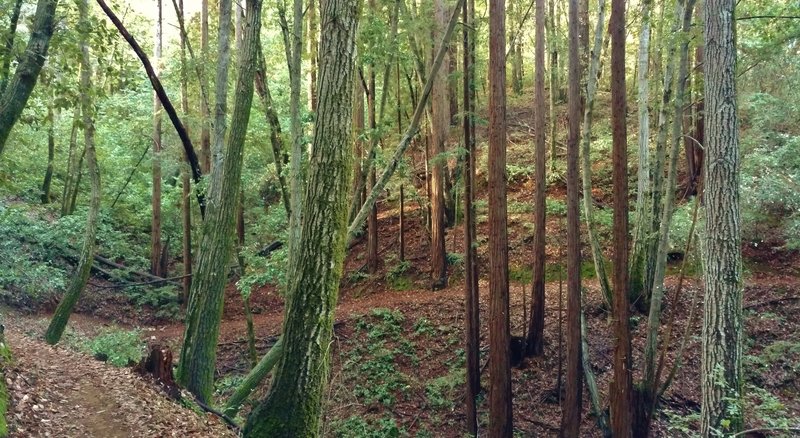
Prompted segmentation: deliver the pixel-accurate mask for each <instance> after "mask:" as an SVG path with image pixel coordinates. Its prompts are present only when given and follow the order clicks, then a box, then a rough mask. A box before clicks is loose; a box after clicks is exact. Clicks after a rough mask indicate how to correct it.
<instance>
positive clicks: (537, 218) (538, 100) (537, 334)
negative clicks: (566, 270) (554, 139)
mask: <svg viewBox="0 0 800 438" xmlns="http://www.w3.org/2000/svg"><path fill="white" fill-rule="evenodd" d="M544 22H545V16H544V0H536V53H535V61H534V62H535V64H536V76H535V78H534V82H535V84H534V87H535V97H534V99H535V103H534V108H535V110H534V132H535V133H536V151H535V157H536V158H535V160H536V162H535V172H536V173H535V175H536V182H535V184H536V185H535V187H534V194H533V198H534V201H533V224H534V227H535V228H534V233H533V287H532V291H531V320H530V327H529V329H528V339H527V340H526V342H525V344H526V349H527V351H526V353H527V356H540V355H542V354H544V302H545V294H544V281H545V265H544V262H545V244H546V237H545V226H546V221H547V217H546V211H545V210H546V202H545V201H546V197H547V175H546V174H545V172H546V170H545V168H546V167H547V166H546V162H545V161H546V157H545V154H546V153H547V143H546V139H545V119H544V111H545V102H544V53H545V49H544V38H545V36H544V33H545V30H544ZM550 123H555V122H554V121H551V122H550Z"/></svg>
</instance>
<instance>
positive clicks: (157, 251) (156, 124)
mask: <svg viewBox="0 0 800 438" xmlns="http://www.w3.org/2000/svg"><path fill="white" fill-rule="evenodd" d="M157 5H158V17H157V18H156V26H155V41H154V53H153V58H154V59H155V71H156V75H159V74H160V72H161V45H162V40H163V38H162V37H161V35H162V23H163V19H162V14H163V8H162V0H158V2H157ZM151 201H152V217H151V221H150V273H151V274H153V275H156V276H159V277H162V276H164V272H161V266H162V263H161V100H159V99H158V95H157V94H156V93H155V92H153V196H152V199H151Z"/></svg>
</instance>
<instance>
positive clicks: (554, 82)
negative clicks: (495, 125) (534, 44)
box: [547, 0, 559, 174]
mask: <svg viewBox="0 0 800 438" xmlns="http://www.w3.org/2000/svg"><path fill="white" fill-rule="evenodd" d="M555 2H556V0H550V2H549V4H548V6H549V8H548V10H547V18H548V20H547V46H548V47H547V49H548V51H549V52H550V77H549V81H548V85H547V86H548V90H547V94H548V95H549V100H550V102H549V107H550V174H555V173H556V151H557V145H556V128H557V126H558V121H557V120H556V93H558V91H557V90H558V89H559V84H558V43H557V42H556V29H555V27H556V18H555V15H556V7H555Z"/></svg>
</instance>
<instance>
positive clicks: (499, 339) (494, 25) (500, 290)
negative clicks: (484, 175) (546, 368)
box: [487, 0, 514, 437]
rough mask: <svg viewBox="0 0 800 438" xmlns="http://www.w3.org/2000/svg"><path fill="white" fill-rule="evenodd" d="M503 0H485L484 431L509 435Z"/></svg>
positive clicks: (510, 395)
mask: <svg viewBox="0 0 800 438" xmlns="http://www.w3.org/2000/svg"><path fill="white" fill-rule="evenodd" d="M505 17H506V14H505V0H490V2H489V164H488V171H487V172H488V176H489V194H488V196H489V386H490V388H489V391H490V393H489V417H490V419H489V434H490V435H491V436H493V437H510V436H512V434H513V432H514V427H513V424H512V421H513V420H512V409H511V405H512V402H511V397H512V393H511V354H510V349H509V347H510V345H511V333H510V326H509V315H508V313H509V297H508V231H507V227H508V216H507V211H506V210H507V207H508V205H507V201H506V57H505V54H506V18H505Z"/></svg>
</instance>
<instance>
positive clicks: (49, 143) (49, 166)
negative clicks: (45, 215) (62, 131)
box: [42, 105, 56, 204]
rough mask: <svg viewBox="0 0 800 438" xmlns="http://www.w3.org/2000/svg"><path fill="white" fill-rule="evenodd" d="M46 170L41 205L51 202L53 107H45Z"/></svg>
mask: <svg viewBox="0 0 800 438" xmlns="http://www.w3.org/2000/svg"><path fill="white" fill-rule="evenodd" d="M47 123H48V125H47V170H46V171H45V173H44V181H42V204H49V203H50V201H52V197H51V195H50V187H51V185H52V183H53V161H54V160H55V155H56V138H55V133H54V124H55V117H54V115H53V106H52V105H48V106H47Z"/></svg>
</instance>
